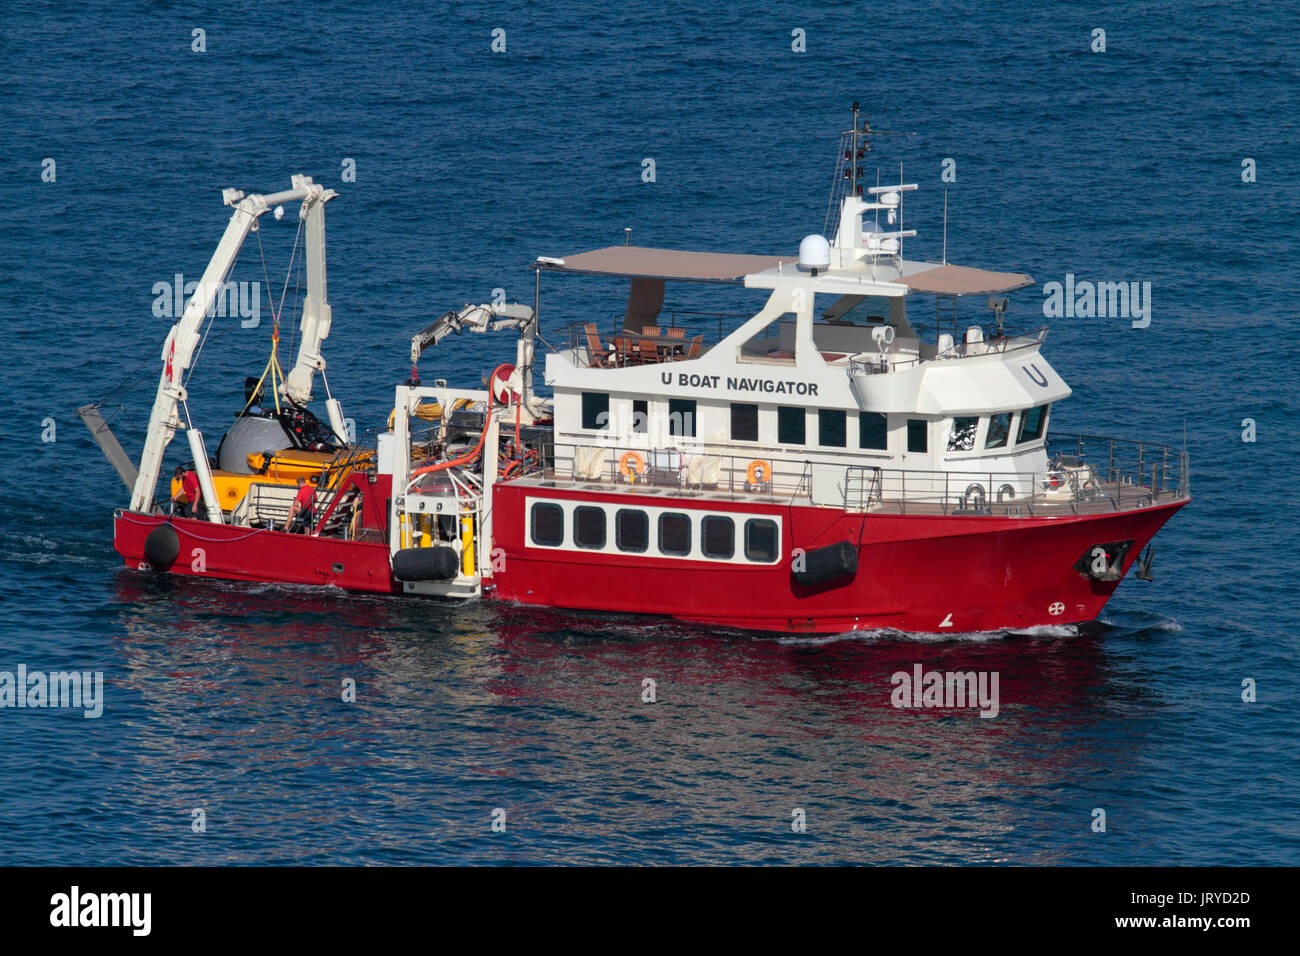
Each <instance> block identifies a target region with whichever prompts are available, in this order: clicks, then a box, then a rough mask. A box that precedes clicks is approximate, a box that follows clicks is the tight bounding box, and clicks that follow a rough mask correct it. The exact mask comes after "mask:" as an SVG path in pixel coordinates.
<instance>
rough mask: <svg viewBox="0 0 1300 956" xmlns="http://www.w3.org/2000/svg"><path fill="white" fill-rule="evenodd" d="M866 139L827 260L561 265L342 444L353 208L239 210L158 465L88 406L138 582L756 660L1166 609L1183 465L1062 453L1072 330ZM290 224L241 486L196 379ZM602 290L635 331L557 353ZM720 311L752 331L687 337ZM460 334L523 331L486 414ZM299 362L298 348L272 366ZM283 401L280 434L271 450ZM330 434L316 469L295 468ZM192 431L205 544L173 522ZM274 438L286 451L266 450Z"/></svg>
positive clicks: (1140, 452)
mask: <svg viewBox="0 0 1300 956" xmlns="http://www.w3.org/2000/svg"><path fill="white" fill-rule="evenodd" d="M852 114H853V120H852V125H851V128H850V129H848V130H847V131H844V132H843V133H841V135H840V137H839V147H838V149H837V152H836V162H835V173H834V180H833V183H834V185H833V187H832V191H831V200H830V203H829V204H828V212H827V216H826V220H825V222H824V224H823V230H822V232H820V233H813V234H810V235H808V236H805V237H804V238H803V239H802V240H801V241H799V242H798V245H797V252H795V251H793V250H791V251H788V252H787V253H786V254H776V255H758V254H752V253H749V252H726V251H690V250H683V249H668V248H656V247H645V246H634V245H631V244H630V239H627V238H625V241H624V243H623V244H621V245H612V246H607V247H603V248H596V249H592V250H588V251H583V252H577V253H569V254H566V255H562V256H539V257H538V258H537V259H536V260H535V261H534V262H533V263H532V266H531V271H532V272H533V283H532V284H533V302H532V303H531V304H527V303H520V302H506V301H504V300H500V301H493V302H491V303H484V304H466V305H464V306H462V307H460V308H453V309H449V310H448V311H447V312H446V313H444V314H442V315H440V316H439V317H438V318H437V319H435V320H434V321H433V322H431V323H429V324H428V325H426V326H425V327H423V328H421V329H420V330H419V331H417V332H416V333H415V335H414V336H413V337H412V340H411V351H410V359H411V372H410V376H409V377H408V378H407V379H406V380H405V381H404V382H402V383H401V384H397V385H395V386H394V393H393V396H394V397H393V406H392V412H391V414H390V416H389V418H388V421H387V422H386V423H385V425H384V426H383V427H381V428H379V429H377V430H376V431H375V432H374V433H373V439H371V438H370V437H369V436H367V437H365V438H362V439H358V438H356V437H354V436H353V435H351V434H350V433H349V429H347V428H346V427H345V424H344V419H343V417H342V410H341V407H340V405H339V402H338V400H337V399H334V398H333V397H330V398H329V399H328V400H327V402H326V421H325V422H321V421H319V420H318V419H316V418H315V416H312V415H311V413H310V412H309V411H307V407H308V405H309V403H310V402H312V401H313V399H314V393H313V383H314V376H315V375H316V373H320V375H321V376H322V377H323V375H324V368H325V363H324V358H323V355H322V352H323V345H324V339H325V338H326V336H328V333H329V328H330V324H331V320H332V313H331V309H330V306H329V303H328V301H327V296H326V284H325V258H324V254H325V245H324V210H325V204H326V202H328V201H329V200H331V199H333V198H335V193H334V191H332V190H327V189H325V188H323V187H322V186H321V185H320V184H317V183H315V182H313V181H312V180H311V179H310V177H306V176H301V175H299V176H294V177H293V178H292V179H291V185H292V188H291V189H290V190H288V191H285V192H280V193H271V194H265V195H262V194H245V193H243V192H241V191H238V190H230V189H228V190H225V191H224V194H223V196H224V201H225V202H226V204H227V205H229V206H232V207H233V212H232V215H231V220H230V223H229V225H228V226H227V230H226V234H225V235H224V236H223V238H222V240H221V243H220V244H219V246H218V248H217V251H216V253H215V254H214V256H213V258H212V261H211V262H210V263H209V265H208V268H207V271H206V272H205V273H204V279H203V281H201V282H200V283H199V285H198V288H197V290H196V292H195V295H194V296H193V297H192V298H191V299H190V300H189V301H188V303H187V305H186V308H185V310H184V312H183V314H182V316H181V318H180V319H179V320H178V321H177V323H176V324H175V325H174V326H173V327H172V329H171V331H170V332H169V334H168V336H167V338H166V341H165V342H164V345H163V351H162V355H161V358H162V361H163V369H162V371H161V374H160V378H159V382H158V389H157V395H156V399H155V402H154V406H153V409H152V412H151V416H150V420H149V426H148V431H147V434H146V438H145V445H144V449H143V452H142V454H141V456H140V459H139V463H138V466H137V465H134V464H133V463H132V462H131V460H130V459H129V458H128V456H127V455H126V453H125V452H124V451H123V450H122V448H121V446H120V445H119V444H118V443H117V442H116V439H115V438H113V436H112V434H111V432H110V431H109V429H108V427H107V425H106V424H105V423H104V421H103V419H102V418H101V417H100V416H99V415H98V412H97V411H96V409H95V407H94V406H86V407H85V408H83V409H82V410H81V411H82V412H83V418H84V419H85V420H86V421H87V424H88V425H90V426H91V430H92V432H93V433H94V435H95V438H96V441H97V442H98V443H99V444H100V446H101V448H103V449H104V450H105V452H106V454H107V455H108V457H109V459H110V461H111V462H113V463H114V465H115V467H116V468H117V471H118V473H119V475H121V476H122V479H123V481H124V483H125V484H126V485H127V487H128V489H129V490H130V492H131V497H130V503H129V505H128V506H127V507H124V508H120V509H118V510H117V511H115V512H114V516H113V525H114V536H113V542H114V548H115V550H116V551H117V553H118V554H119V555H120V556H121V558H122V559H123V562H124V564H125V566H126V567H128V568H131V569H135V570H138V571H140V572H144V573H149V574H166V575H174V576H176V577H177V578H186V577H209V578H220V579H230V580H237V581H256V582H279V583H285V584H302V585H319V586H329V587H336V588H339V589H342V590H344V591H347V592H371V593H381V594H392V595H400V596H407V597H421V598H434V599H437V598H444V599H447V598H454V599H482V600H493V601H502V602H511V603H513V604H516V605H522V606H530V605H531V606H541V607H548V608H563V609H572V610H578V611H589V612H608V613H614V614H619V615H647V614H648V615H659V616H668V617H671V618H676V619H679V620H683V621H690V622H696V623H700V624H704V625H710V626H717V627H722V628H734V629H739V630H742V631H754V632H779V633H841V632H851V631H866V630H885V631H891V630H892V631H902V632H922V633H937V634H943V633H956V632H979V631H1008V630H1012V631H1015V630H1025V629H1032V628H1041V627H1044V626H1052V625H1078V624H1083V623H1085V622H1091V621H1094V620H1096V619H1097V617H1098V615H1099V614H1100V613H1101V611H1102V609H1103V607H1104V606H1105V605H1106V602H1107V601H1108V600H1109V599H1110V597H1111V595H1112V594H1113V593H1114V592H1115V589H1116V588H1117V587H1118V585H1119V583H1120V581H1121V580H1123V579H1124V577H1125V576H1126V575H1127V574H1129V573H1130V571H1135V573H1136V574H1137V575H1138V576H1140V577H1143V578H1146V579H1148V580H1150V579H1152V560H1153V547H1152V544H1151V542H1152V539H1153V538H1154V537H1155V535H1156V534H1157V532H1158V531H1159V530H1160V528H1161V527H1162V526H1163V525H1164V524H1165V522H1167V521H1168V520H1169V519H1170V518H1171V517H1172V516H1173V515H1174V514H1175V512H1177V511H1178V510H1179V509H1180V508H1182V507H1183V506H1185V505H1186V504H1187V503H1188V502H1189V501H1190V491H1189V479H1188V457H1187V453H1186V450H1185V448H1183V449H1179V448H1177V447H1174V446H1170V445H1164V444H1157V443H1153V442H1149V441H1145V440H1135V439H1131V438H1112V437H1100V436H1092V435H1076V434H1061V433H1057V432H1054V431H1052V430H1051V428H1050V425H1051V418H1052V415H1053V411H1054V409H1055V408H1056V406H1057V405H1058V404H1059V403H1060V402H1062V401H1065V400H1067V399H1068V398H1069V397H1070V394H1071V389H1070V387H1069V386H1068V385H1067V384H1066V383H1065V382H1064V381H1063V379H1062V378H1061V376H1060V375H1059V374H1058V372H1057V371H1056V369H1055V368H1053V366H1052V365H1051V363H1050V362H1049V361H1048V359H1047V357H1046V356H1045V354H1044V351H1043V347H1044V343H1045V341H1046V337H1047V331H1048V330H1047V328H1046V327H1036V328H1032V329H1022V330H1016V329H1013V328H1012V327H1010V326H1009V325H1008V324H1007V321H1006V318H1007V312H1008V308H1009V304H1010V295H1011V294H1013V293H1015V292H1017V291H1019V290H1024V289H1027V288H1029V287H1031V286H1032V285H1033V284H1034V280H1033V279H1032V278H1031V277H1030V276H1029V275H1027V274H1024V273H1020V272H1001V271H990V270H987V269H983V268H975V267H972V266H966V265H957V264H953V263H950V262H948V259H947V249H946V245H947V244H946V232H947V223H946V212H945V222H944V226H943V228H944V254H943V255H942V257H941V258H940V259H939V260H938V261H934V260H924V259H908V258H905V257H904V255H903V247H904V244H905V242H907V241H908V240H910V239H912V238H913V237H915V236H916V235H917V232H916V230H915V229H910V228H909V229H905V228H904V227H903V207H904V204H905V200H906V199H907V197H908V196H909V194H910V193H912V192H913V191H915V190H916V189H917V184H916V183H908V182H905V181H903V177H902V172H901V168H900V170H899V173H898V181H897V182H893V181H892V179H893V177H892V176H891V177H890V180H891V181H890V182H887V183H885V184H881V182H880V175H879V174H877V176H876V183H875V185H871V186H868V185H867V184H866V183H867V176H866V174H865V172H864V165H863V163H864V161H865V160H866V159H867V157H868V156H869V154H870V153H871V149H872V141H873V138H874V137H875V136H876V135H880V134H881V133H883V131H878V130H874V129H873V128H872V127H871V124H870V122H869V120H867V119H864V118H863V116H862V114H861V113H860V111H859V108H858V104H856V103H855V104H853V109H852ZM285 203H301V206H300V209H299V218H300V220H301V222H302V223H303V224H304V228H303V230H302V232H303V233H304V242H305V256H306V262H307V289H306V297H305V300H304V307H303V314H302V319H301V324H300V327H299V332H300V333H301V346H300V348H299V354H298V359H297V362H296V364H295V366H294V368H293V370H292V371H291V372H290V374H289V375H287V376H276V375H275V374H272V375H271V376H270V381H269V382H268V381H267V374H266V373H263V376H262V379H260V380H255V379H254V378H252V377H250V379H249V381H248V387H247V389H246V397H247V398H248V404H247V405H246V406H245V409H244V410H243V412H241V413H240V415H239V417H238V418H237V419H236V423H235V426H232V428H231V430H230V431H228V432H227V434H226V435H225V437H224V438H223V440H222V443H221V448H222V452H223V454H221V455H219V456H218V458H216V459H214V458H211V457H210V456H209V453H208V450H207V447H206V443H205V440H204V438H203V435H202V433H201V431H199V430H198V429H196V428H194V427H193V425H192V423H191V422H190V417H189V412H188V410H187V407H186V398H187V394H186V391H185V385H184V383H185V381H187V370H188V369H189V368H190V366H191V363H192V362H193V360H194V358H195V353H196V349H197V347H198V345H199V343H200V341H201V331H202V329H203V325H204V321H205V318H206V319H208V320H209V321H210V316H211V312H212V306H213V302H214V298H215V296H216V295H217V294H218V290H219V289H220V288H221V286H222V283H223V282H224V281H225V280H226V278H227V277H228V274H229V270H230V268H231V266H232V264H233V262H234V259H235V257H236V255H237V254H238V250H239V248H240V246H241V245H242V242H243V240H244V239H245V238H247V236H248V233H249V231H250V230H251V229H254V228H256V224H257V221H258V219H259V218H260V217H261V216H262V215H264V214H265V213H267V212H268V211H271V210H273V209H275V210H282V209H283V205H284V204H285ZM945 209H946V204H945ZM278 215H279V212H277V217H278ZM791 246H792V247H793V246H794V243H793V242H792V243H791ZM573 275H578V276H586V277H600V278H601V279H602V280H603V281H605V282H608V283H610V284H611V286H612V288H613V289H614V294H615V295H616V296H617V299H616V300H615V301H619V302H623V301H625V304H624V305H623V306H622V307H621V308H619V309H617V311H615V312H613V313H612V314H611V313H609V312H608V311H606V312H601V313H598V312H596V311H587V312H586V314H584V315H580V316H578V317H576V318H569V319H568V320H565V319H564V318H563V317H561V318H557V319H554V320H553V319H551V318H550V313H549V311H548V313H547V317H548V318H547V324H546V328H545V330H543V329H542V327H541V326H542V323H541V315H542V293H543V277H545V279H546V282H547V284H548V286H549V284H550V283H552V282H558V281H564V280H563V279H562V277H564V276H573ZM700 284H707V285H717V286H725V287H728V288H729V289H730V290H731V291H732V292H733V293H734V295H735V296H736V298H737V299H738V300H739V299H745V298H748V299H749V301H750V303H751V304H750V305H749V306H748V309H745V308H743V307H738V308H740V310H739V311H733V312H716V311H709V310H706V309H700V308H689V307H688V306H689V305H690V304H691V303H690V302H689V298H690V291H691V290H692V289H698V288H699V286H700ZM624 296H626V299H625V300H624V299H623V297H624ZM679 296H680V297H681V299H679V298H678V297H679ZM972 302H973V303H974V305H975V308H974V310H972V309H971V307H970V303H972ZM755 308H756V311H755V310H754V309H755ZM464 332H469V333H479V334H487V333H508V334H510V335H512V336H513V337H514V343H513V354H509V353H507V354H506V355H503V356H502V358H505V359H508V360H506V361H501V362H499V363H497V364H496V365H495V366H494V367H493V368H492V369H491V370H490V371H489V370H488V369H486V368H484V369H483V370H481V372H482V373H484V374H481V377H479V381H478V382H477V384H478V385H479V386H481V387H476V388H462V387H453V386H450V385H448V380H447V379H446V378H436V379H434V380H433V381H432V383H429V384H426V383H425V382H424V381H422V379H421V377H420V373H419V363H420V362H421V361H422V359H423V357H424V355H425V353H426V351H428V350H429V349H433V348H435V347H436V346H437V344H438V343H439V342H440V341H442V340H443V339H444V338H445V337H446V336H448V335H450V334H461V333H464ZM278 334H279V331H278V321H277V324H276V327H275V330H274V331H273V350H272V361H269V362H268V369H275V368H278V360H276V358H275V356H276V351H275V349H276V348H277V346H276V345H275V342H277V341H278ZM539 380H540V381H539ZM268 386H269V388H270V395H271V399H272V400H274V402H275V408H274V409H271V408H267V409H265V410H263V411H261V412H260V413H259V414H258V415H256V416H254V418H253V424H252V425H250V424H249V417H248V410H249V407H250V406H252V405H253V404H254V400H256V401H257V407H259V408H260V407H261V406H263V405H267V404H270V400H268V399H266V398H264V397H263V396H264V392H265V389H266V388H267V387H268ZM182 412H183V413H184V414H183V416H182ZM304 416H310V418H305V417H304ZM304 421H306V422H307V423H308V424H309V425H310V429H309V430H310V432H312V433H313V434H310V435H308V437H309V438H315V441H314V442H304V441H301V440H294V439H293V436H292V434H291V433H292V427H291V426H292V424H293V423H298V424H299V425H301V424H302V423H303V422H304ZM286 422H288V423H290V424H289V425H286V424H285V423H286ZM180 430H183V431H185V432H186V433H187V439H188V445H189V451H190V453H191V456H192V457H191V461H190V463H189V467H190V468H192V469H193V470H194V472H195V474H196V476H197V478H198V483H199V486H200V488H201V491H202V497H203V500H204V503H205V505H206V508H205V509H204V511H205V512H206V513H205V514H204V515H203V516H202V517H195V516H188V517H187V516H181V515H178V514H176V513H169V509H168V505H167V504H166V503H160V502H158V501H156V500H155V493H156V486H157V483H158V479H159V476H160V473H161V471H162V467H163V459H164V454H165V451H166V449H167V447H168V445H169V443H170V442H171V440H172V438H173V437H174V435H175V433H176V432H177V431H180ZM250 432H255V433H256V435H257V436H258V438H257V439H254V440H251V443H250V440H249V439H248V435H249V434H250ZM270 433H275V436H276V437H277V439H283V440H282V441H280V440H277V442H275V443H273V444H274V447H268V448H265V449H264V448H262V447H260V446H259V444H258V441H260V440H261V437H260V436H262V435H264V434H270ZM226 451H229V452H230V453H229V454H226V453H225V452H226ZM277 463H278V464H277ZM303 474H313V475H314V476H315V478H316V494H315V496H314V500H313V501H311V503H310V506H309V510H310V519H311V520H310V521H309V522H308V523H307V524H306V525H305V526H303V527H301V528H298V529H291V527H290V526H289V524H288V522H287V517H288V515H289V514H290V512H291V509H292V508H293V503H294V500H295V495H296V491H297V485H298V482H297V480H296V479H297V477H298V476H300V475H303ZM223 496H224V497H223Z"/></svg>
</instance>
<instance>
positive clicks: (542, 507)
mask: <svg viewBox="0 0 1300 956" xmlns="http://www.w3.org/2000/svg"><path fill="white" fill-rule="evenodd" d="M529 524H530V525H531V526H532V532H533V544H540V545H542V546H543V547H547V548H558V547H559V546H560V545H562V544H564V509H563V508H561V507H560V506H559V505H549V504H544V503H542V502H538V503H537V504H535V505H533V510H532V513H531V515H530V520H529Z"/></svg>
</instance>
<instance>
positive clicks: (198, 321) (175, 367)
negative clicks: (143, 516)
mask: <svg viewBox="0 0 1300 956" xmlns="http://www.w3.org/2000/svg"><path fill="white" fill-rule="evenodd" d="M291 183H292V186H293V188H292V189H289V190H286V191H284V192H279V193H271V194H269V195H265V196H263V195H257V194H253V195H247V196H246V195H244V193H243V192H241V191H240V190H237V189H226V190H223V191H222V198H223V200H224V201H225V203H226V205H228V206H234V207H235V211H234V212H233V213H232V214H231V216H230V222H229V223H228V224H227V225H226V231H225V232H224V233H223V234H222V236H221V242H220V243H218V244H217V249H216V251H215V252H214V253H213V254H212V259H211V261H210V262H209V263H208V267H207V268H206V269H205V270H204V272H203V277H202V278H201V279H200V280H199V284H198V288H197V289H196V290H195V292H194V295H193V296H191V297H190V300H189V301H188V302H187V303H186V304H185V311H184V312H183V313H182V314H181V317H180V320H179V321H178V322H177V323H176V324H175V325H173V326H172V327H171V330H170V331H169V332H168V333H167V338H166V339H165V340H164V342H163V348H162V360H163V370H162V374H161V375H160V376H159V378H158V393H157V397H156V398H155V399H154V403H153V410H152V411H151V412H150V413H149V430H148V432H147V434H146V436H145V444H144V451H143V452H142V453H141V455H140V468H139V473H138V474H137V476H136V480H135V487H134V488H133V489H132V492H131V510H132V511H140V512H147V511H149V510H151V509H152V507H153V495H154V489H155V487H156V486H157V484H158V474H159V472H160V471H161V469H162V459H163V453H164V452H165V451H166V450H167V446H168V444H170V443H171V440H172V438H173V437H175V435H176V430H177V429H178V428H180V427H181V422H180V418H179V416H178V414H177V412H178V409H179V405H180V403H181V402H183V401H185V399H186V391H185V386H184V384H183V383H184V380H185V372H186V370H187V369H188V368H189V367H190V363H191V362H192V361H193V359H194V350H195V349H196V348H197V347H198V344H199V331H200V329H201V328H202V325H203V319H204V316H206V315H207V313H208V310H209V309H211V308H212V307H213V305H214V303H215V302H216V297H217V295H218V294H219V293H220V292H221V289H222V287H223V286H224V284H225V280H226V276H227V275H228V274H229V272H230V269H231V268H232V267H233V265H234V263H235V258H236V257H237V256H238V255H239V250H240V249H241V248H242V247H243V245H244V240H245V239H247V238H248V233H249V231H250V230H251V229H252V228H253V224H254V223H255V222H256V221H257V219H258V217H259V216H261V215H262V214H263V213H265V212H267V211H268V210H269V209H271V208H272V207H274V206H277V205H279V204H280V203H285V202H294V201H295V200H301V201H302V203H303V211H302V215H303V216H304V217H305V218H306V219H307V220H308V239H309V244H310V242H311V234H312V224H313V222H316V223H318V224H319V226H320V230H321V234H320V237H319V252H320V256H321V259H320V263H319V266H320V268H319V271H318V273H317V275H318V276H319V279H320V288H319V292H320V296H319V298H318V299H317V300H316V302H315V304H314V306H315V311H314V313H313V315H314V319H313V338H314V342H313V345H312V348H311V350H310V353H309V355H308V358H309V359H310V358H311V357H312V356H313V355H314V357H315V359H316V360H317V361H319V362H320V364H319V365H318V366H315V367H320V368H323V367H324V361H323V360H321V359H320V357H319V348H320V339H323V338H324V337H325V335H328V334H329V306H328V305H327V304H326V303H325V302H324V218H323V213H321V210H322V209H323V205H324V203H325V202H326V201H327V200H329V199H331V198H333V196H334V195H335V193H334V191H333V190H327V189H325V188H324V187H323V186H320V185H318V184H316V183H314V182H312V179H311V177H310V176H298V175H295V176H293V177H292V178H291ZM313 212H314V213H315V214H316V215H315V216H313V215H312V213H313ZM308 266H309V278H310V276H311V272H310V269H311V256H310V253H309V256H308ZM308 298H309V299H310V292H309V296H308ZM322 317H323V322H322ZM322 325H323V328H324V331H323V332H322V331H321V328H322ZM303 328H304V333H305V332H306V330H307V316H306V310H304V316H303ZM307 349H308V342H307V340H306V338H305V337H304V340H303V350H307ZM299 355H300V364H301V361H302V360H301V356H302V355H303V352H302V351H300V353H299ZM294 370H295V371H297V370H298V368H297V366H295V369H294ZM309 374H310V373H309ZM310 391H311V384H310V377H309V378H308V382H307V393H308V394H309V395H310ZM209 518H210V519H211V520H213V521H220V520H221V512H220V510H219V509H218V511H217V513H216V514H215V515H212V514H209Z"/></svg>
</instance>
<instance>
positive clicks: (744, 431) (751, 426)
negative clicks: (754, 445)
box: [731, 402, 758, 441]
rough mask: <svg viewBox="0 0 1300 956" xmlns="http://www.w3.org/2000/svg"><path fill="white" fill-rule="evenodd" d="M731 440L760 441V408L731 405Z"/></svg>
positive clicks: (734, 403)
mask: <svg viewBox="0 0 1300 956" xmlns="http://www.w3.org/2000/svg"><path fill="white" fill-rule="evenodd" d="M731 440H732V441H758V406H757V405H745V404H738V403H736V402H733V403H732V404H731Z"/></svg>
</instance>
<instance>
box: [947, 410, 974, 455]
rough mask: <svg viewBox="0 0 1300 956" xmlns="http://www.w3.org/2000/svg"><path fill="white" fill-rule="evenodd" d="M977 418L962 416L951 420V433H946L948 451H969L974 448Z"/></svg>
mask: <svg viewBox="0 0 1300 956" xmlns="http://www.w3.org/2000/svg"><path fill="white" fill-rule="evenodd" d="M979 427H980V420H979V418H978V417H974V416H967V415H963V416H960V417H958V418H954V419H953V420H952V431H951V432H949V433H948V450H949V451H970V450H971V449H972V448H974V447H975V432H977V431H979Z"/></svg>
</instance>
